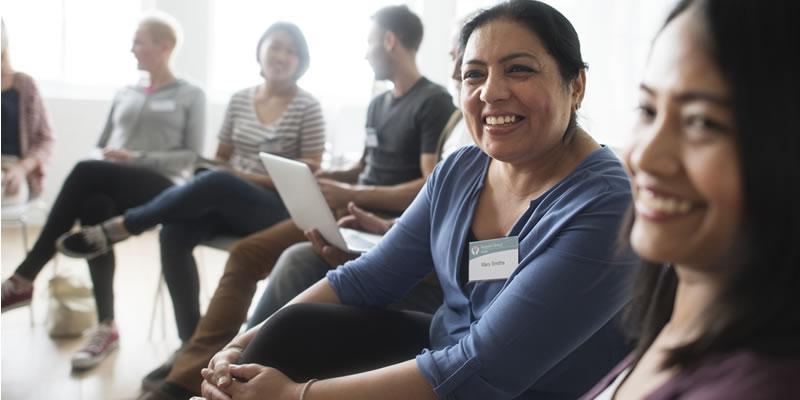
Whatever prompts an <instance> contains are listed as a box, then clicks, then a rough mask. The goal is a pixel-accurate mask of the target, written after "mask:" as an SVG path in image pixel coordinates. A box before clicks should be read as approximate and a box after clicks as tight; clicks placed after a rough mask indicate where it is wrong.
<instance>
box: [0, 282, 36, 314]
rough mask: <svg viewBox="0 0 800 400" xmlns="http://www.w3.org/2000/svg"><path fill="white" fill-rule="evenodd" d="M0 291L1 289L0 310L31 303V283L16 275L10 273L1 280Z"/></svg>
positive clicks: (4, 310) (3, 310)
mask: <svg viewBox="0 0 800 400" xmlns="http://www.w3.org/2000/svg"><path fill="white" fill-rule="evenodd" d="M0 291H2V295H3V299H2V311H0V312H6V311H9V310H13V309H15V308H19V307H24V306H27V305H28V304H31V298H32V297H33V284H32V283H30V282H26V281H24V280H23V279H22V278H20V277H18V276H16V275H12V276H11V277H10V278H8V279H6V280H5V281H4V282H3V284H2V287H0Z"/></svg>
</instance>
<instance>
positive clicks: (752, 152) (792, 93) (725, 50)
mask: <svg viewBox="0 0 800 400" xmlns="http://www.w3.org/2000/svg"><path fill="white" fill-rule="evenodd" d="M686 12H691V13H693V15H692V18H696V19H697V23H698V25H700V26H702V27H703V29H704V33H705V35H704V37H703V39H704V40H705V43H704V44H705V46H706V49H708V51H709V54H710V56H711V58H712V60H713V61H714V62H715V64H716V66H717V68H718V69H719V71H720V72H721V73H722V75H723V78H724V79H725V81H726V82H727V83H728V85H729V88H730V93H731V99H732V104H733V111H734V118H735V122H736V127H737V136H736V147H737V152H738V157H739V160H740V164H741V171H742V176H741V180H742V182H743V185H742V187H743V198H744V212H743V214H744V215H743V225H742V226H741V229H740V237H739V239H738V240H739V242H737V243H736V246H735V247H736V254H735V261H734V260H719V262H720V263H721V264H725V266H726V274H727V277H726V279H725V281H724V282H723V288H722V291H721V294H720V296H719V297H718V298H716V299H715V301H714V302H713V303H712V304H711V305H710V306H709V308H708V309H707V310H705V313H704V322H703V326H702V334H701V335H700V336H699V337H698V338H696V339H695V340H693V341H691V342H690V343H687V344H685V345H682V346H680V347H677V348H675V349H672V350H671V351H670V353H669V355H668V356H667V358H666V360H665V362H664V365H663V367H664V368H669V367H679V368H688V367H691V366H694V365H696V364H697V363H699V362H700V361H702V360H703V359H705V358H706V357H708V356H710V355H719V354H724V353H729V352H732V351H736V350H740V349H748V350H752V351H755V352H758V353H761V354H764V355H767V356H775V357H780V356H798V355H800V206H798V205H797V201H798V200H797V199H798V196H797V195H798V193H799V192H800V191H799V190H798V185H800V133H798V129H800V112H799V111H798V110H800V78H799V77H798V75H797V72H796V70H795V69H796V68H795V65H793V64H791V62H789V61H788V60H798V59H800V31H798V29H797V21H798V20H800V5H799V4H798V3H796V2H795V1H793V0H775V1H768V2H759V1H751V0H683V1H681V2H680V3H679V4H678V5H677V6H676V7H675V9H674V10H673V11H672V13H671V14H670V15H669V17H668V18H667V22H666V24H665V26H666V25H669V23H670V22H671V21H673V20H674V19H675V18H676V17H677V16H679V15H681V14H683V13H686ZM662 29H663V28H662ZM631 221H632V219H631ZM645 264H646V265H643V268H641V269H640V271H641V273H640V276H639V277H638V279H637V282H636V284H635V289H634V297H633V300H632V302H631V305H630V307H629V309H628V314H627V317H628V326H629V328H630V329H631V333H632V335H633V336H634V337H636V338H637V339H638V343H637V347H636V350H635V354H636V356H637V357H641V356H642V354H643V353H644V352H645V351H646V350H647V348H648V347H650V345H651V344H652V343H653V341H654V340H655V338H656V336H657V335H658V333H659V332H660V331H661V329H662V328H663V327H664V325H665V324H666V323H667V322H668V321H669V319H670V317H671V315H672V307H673V302H674V300H675V291H676V288H677V285H678V278H677V276H676V274H675V271H674V269H673V268H671V267H670V266H669V265H659V264H653V263H645Z"/></svg>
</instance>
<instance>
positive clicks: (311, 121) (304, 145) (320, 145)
mask: <svg viewBox="0 0 800 400" xmlns="http://www.w3.org/2000/svg"><path fill="white" fill-rule="evenodd" d="M299 148H300V158H305V157H310V156H316V155H318V154H320V153H322V151H323V150H325V119H324V117H323V116H322V107H321V106H320V104H319V101H317V99H315V98H313V97H311V96H309V104H308V106H307V107H306V109H305V111H304V112H303V117H302V121H301V122H300V144H299Z"/></svg>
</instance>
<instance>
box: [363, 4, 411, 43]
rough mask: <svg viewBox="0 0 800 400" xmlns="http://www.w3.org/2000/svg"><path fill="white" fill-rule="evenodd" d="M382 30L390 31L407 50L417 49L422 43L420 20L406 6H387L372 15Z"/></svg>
mask: <svg viewBox="0 0 800 400" xmlns="http://www.w3.org/2000/svg"><path fill="white" fill-rule="evenodd" d="M372 19H373V20H374V21H375V23H376V24H377V25H378V27H380V28H381V29H383V30H386V31H389V32H392V33H393V34H394V35H395V36H397V39H398V40H399V41H400V43H402V44H403V47H405V48H406V49H408V50H411V51H415V52H416V51H417V50H419V45H420V43H422V21H421V20H420V19H419V17H418V16H417V14H414V13H413V12H411V10H409V9H408V7H407V6H404V5H402V6H389V7H384V8H381V9H380V10H378V12H376V13H375V15H373V16H372Z"/></svg>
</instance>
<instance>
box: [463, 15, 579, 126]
mask: <svg viewBox="0 0 800 400" xmlns="http://www.w3.org/2000/svg"><path fill="white" fill-rule="evenodd" d="M498 19H503V20H508V21H512V22H515V23H517V24H520V25H522V26H524V27H525V28H527V29H528V30H529V31H531V32H532V33H533V34H535V35H536V36H537V37H538V38H539V40H541V41H542V43H543V44H544V47H545V49H547V51H548V53H550V55H551V56H552V57H553V58H554V59H555V61H556V64H557V65H558V70H559V73H560V75H561V79H562V80H563V81H564V82H567V83H569V82H572V81H573V80H575V78H577V77H578V74H580V72H581V71H582V70H585V69H586V68H588V67H589V66H588V65H587V64H586V63H585V62H584V61H583V57H582V56H581V42H580V40H578V32H576V31H575V28H574V27H573V26H572V24H571V23H570V22H569V20H568V19H567V18H566V17H565V16H564V15H563V14H561V13H560V12H559V11H558V10H556V9H555V8H553V7H551V6H549V5H547V4H545V3H542V2H540V1H535V0H510V1H506V2H503V3H500V4H498V5H496V6H494V7H491V8H488V9H486V10H482V11H480V12H479V13H478V14H477V15H475V16H474V17H473V18H472V19H471V20H469V21H468V22H467V23H466V24H464V27H463V28H461V35H460V36H459V45H458V47H459V49H458V50H459V54H462V55H463V54H464V49H465V48H466V46H467V41H469V37H470V36H471V35H472V32H473V31H475V30H476V29H478V28H480V27H482V26H484V25H486V24H488V23H489V22H492V21H495V20H498ZM577 126H578V122H577V114H576V112H575V111H573V112H572V115H570V120H569V125H567V130H566V132H565V135H564V139H565V140H567V139H568V138H569V137H570V135H571V132H573V131H574V130H575V127H577Z"/></svg>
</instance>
